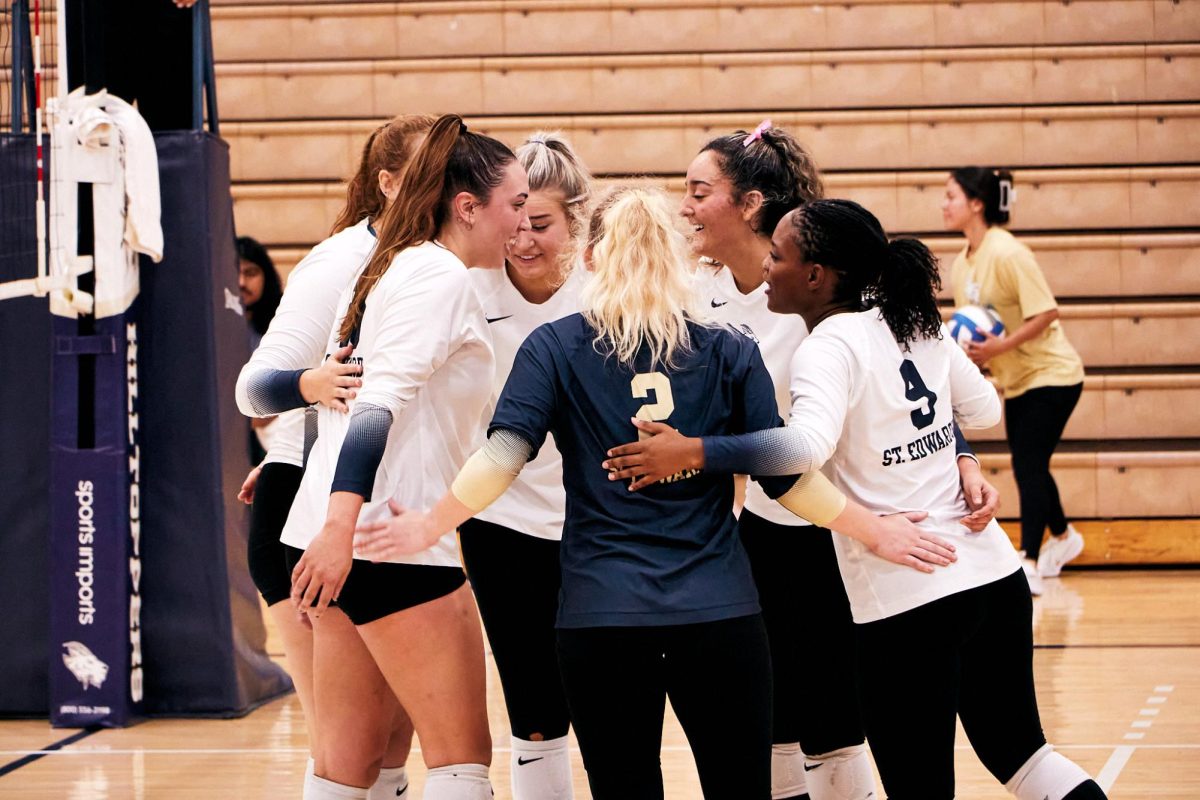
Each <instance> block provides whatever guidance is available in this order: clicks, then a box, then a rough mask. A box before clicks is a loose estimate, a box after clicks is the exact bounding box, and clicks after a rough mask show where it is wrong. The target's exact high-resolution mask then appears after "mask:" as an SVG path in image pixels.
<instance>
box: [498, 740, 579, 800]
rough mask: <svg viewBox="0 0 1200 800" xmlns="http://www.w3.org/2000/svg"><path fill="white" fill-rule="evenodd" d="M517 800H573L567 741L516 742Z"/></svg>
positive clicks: (514, 781)
mask: <svg viewBox="0 0 1200 800" xmlns="http://www.w3.org/2000/svg"><path fill="white" fill-rule="evenodd" d="M511 766H512V793H513V800H573V798H574V797H575V790H574V787H573V786H572V785H571V754H570V751H569V750H568V749H567V737H566V736H560V737H559V738H557V739H547V740H546V741H544V742H531V741H528V740H526V739H518V738H517V737H515V736H514V737H513V739H512V762H511Z"/></svg>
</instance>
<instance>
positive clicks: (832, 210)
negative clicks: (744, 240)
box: [792, 200, 942, 350]
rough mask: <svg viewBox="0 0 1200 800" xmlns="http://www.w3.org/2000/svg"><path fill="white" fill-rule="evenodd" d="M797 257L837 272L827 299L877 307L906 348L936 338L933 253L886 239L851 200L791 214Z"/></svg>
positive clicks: (938, 319)
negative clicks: (835, 281)
mask: <svg viewBox="0 0 1200 800" xmlns="http://www.w3.org/2000/svg"><path fill="white" fill-rule="evenodd" d="M792 227H793V234H794V241H795V242H796V246H797V247H798V248H799V250H800V255H801V261H805V262H811V263H815V264H820V265H821V266H823V267H825V268H826V269H829V270H833V271H834V272H836V273H837V275H838V281H837V286H836V287H835V289H834V293H833V298H832V299H833V302H834V303H836V304H838V305H839V306H841V307H844V308H848V309H851V310H854V311H864V310H866V309H868V308H873V307H877V308H879V311H880V315H881V316H882V317H883V319H884V321H885V322H886V323H887V326H888V328H889V329H890V330H891V332H892V335H893V336H895V337H896V341H897V342H899V343H900V344H902V345H904V348H905V349H906V350H907V349H908V346H909V344H910V343H912V342H914V341H916V340H917V339H923V338H928V339H936V338H940V337H941V331H942V317H941V314H940V313H939V312H938V305H937V292H938V289H939V288H941V285H942V279H941V276H940V275H939V273H938V263H937V258H936V257H935V256H934V255H933V253H931V252H930V251H929V248H927V247H926V246H925V245H923V244H922V243H921V242H919V241H917V240H916V239H895V240H893V241H890V242H889V241H888V238H887V234H886V233H884V231H883V226H882V225H880V224H879V220H878V219H876V218H875V215H874V214H872V213H871V212H870V211H867V210H866V209H865V208H863V207H862V206H860V205H859V204H858V203H855V202H853V201H851V200H817V201H814V202H812V203H808V204H806V205H803V206H801V207H800V208H799V209H797V210H796V212H795V213H794V214H793V215H792Z"/></svg>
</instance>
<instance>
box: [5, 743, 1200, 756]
mask: <svg viewBox="0 0 1200 800" xmlns="http://www.w3.org/2000/svg"><path fill="white" fill-rule="evenodd" d="M1054 746H1055V749H1058V750H1113V749H1116V748H1120V747H1128V748H1130V749H1131V750H1200V743H1195V744H1182V743H1177V744H1170V743H1168V744H1138V745H1121V744H1062V743H1055V745H1054ZM954 749H955V750H971V749H973V748H972V747H971V745H969V744H960V745H955V747H954ZM570 750H571V752H574V753H578V752H579V748H578V747H571V748H570ZM662 751H663V752H664V753H685V752H690V751H691V747H689V746H688V745H686V744H668V745H663V747H662ZM307 752H308V748H307V747H212V748H204V747H195V748H181V747H131V748H112V749H107V748H81V749H76V750H0V755H17V754H22V753H23V754H28V755H38V756H39V757H40V756H50V755H55V756H128V755H136V754H138V753H144V754H146V755H237V754H239V753H244V754H246V755H270V754H272V753H275V754H278V755H285V754H289V753H295V754H299V753H307ZM412 752H414V753H419V752H421V748H419V747H414V748H413V749H412ZM492 752H494V753H511V752H512V748H511V747H493V748H492Z"/></svg>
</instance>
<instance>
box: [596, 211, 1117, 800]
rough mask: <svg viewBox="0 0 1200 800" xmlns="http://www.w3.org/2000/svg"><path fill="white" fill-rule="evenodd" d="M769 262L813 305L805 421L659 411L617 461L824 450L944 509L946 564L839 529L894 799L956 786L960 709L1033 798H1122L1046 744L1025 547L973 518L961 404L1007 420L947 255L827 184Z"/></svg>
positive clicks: (787, 286) (620, 474)
mask: <svg viewBox="0 0 1200 800" xmlns="http://www.w3.org/2000/svg"><path fill="white" fill-rule="evenodd" d="M764 270H765V272H766V276H767V277H766V280H767V285H768V288H767V292H768V297H769V302H770V307H771V308H772V309H773V310H775V311H777V312H780V313H793V314H799V315H801V316H802V317H803V318H804V320H805V322H806V324H807V325H808V327H809V329H810V330H811V331H812V333H811V334H810V335H809V337H808V338H807V339H806V340H805V342H804V343H803V344H802V345H801V346H800V349H799V350H797V352H796V357H795V359H794V361H793V365H792V374H793V378H792V398H793V407H792V415H791V421H790V424H789V425H788V427H786V428H779V429H775V430H765V431H760V432H757V433H752V434H748V435H742V436H723V437H712V438H706V439H704V440H702V441H701V440H697V439H689V438H684V437H682V436H679V435H678V434H676V433H675V432H674V431H672V430H671V429H669V428H667V427H666V426H661V425H653V426H650V427H652V428H653V430H652V431H647V432H648V433H658V434H660V435H657V436H654V438H653V439H650V440H649V441H648V443H643V444H637V445H628V446H623V447H619V448H616V451H617V452H618V454H619V455H618V457H617V458H615V459H609V461H610V463H611V466H613V467H616V468H617V472H616V473H615V476H616V477H617V478H618V479H620V478H624V477H628V476H631V475H637V476H641V477H638V478H637V480H635V482H634V483H633V484H632V487H634V488H641V487H643V486H647V485H649V484H648V482H649V481H651V480H653V479H654V478H655V476H660V475H661V474H663V473H664V472H665V471H666V470H669V469H671V468H675V467H677V466H679V465H683V466H686V467H688V468H692V469H701V468H702V469H704V470H706V471H715V472H724V471H749V472H785V471H788V472H790V471H795V470H809V469H815V468H818V467H822V466H823V467H824V469H825V471H826V472H827V473H828V474H829V475H830V478H831V480H832V481H833V482H834V483H835V484H836V485H837V486H838V488H839V489H841V490H842V491H844V492H845V493H846V494H847V495H848V496H849V497H851V498H853V499H855V500H857V501H858V502H860V503H862V504H863V505H865V506H867V507H868V508H869V509H871V510H873V511H876V512H877V513H891V512H895V511H899V510H905V509H909V508H924V509H928V510H929V517H928V518H927V519H926V520H925V521H924V522H923V523H920V524H919V527H921V528H923V529H925V530H929V531H932V532H936V533H937V534H938V535H940V536H942V537H945V538H946V539H947V540H950V541H953V542H954V543H955V545H956V546H957V553H958V556H959V558H958V560H957V561H956V562H955V563H954V564H952V565H951V566H949V567H947V568H946V569H942V570H936V571H935V572H933V573H932V574H927V575H917V574H916V573H913V572H911V571H909V570H896V569H895V568H894V567H893V566H892V565H890V564H887V563H885V562H883V561H882V560H880V559H879V558H877V557H875V556H874V555H873V554H871V553H870V552H868V551H867V550H866V549H865V548H863V547H862V546H861V545H860V544H859V543H858V542H855V541H849V540H846V539H843V538H841V537H838V538H837V539H835V542H834V545H835V548H836V550H837V556H838V563H839V566H840V568H841V571H842V576H843V578H844V579H845V585H846V589H847V591H848V593H849V597H850V604H851V608H852V610H853V613H854V621H855V623H857V624H856V629H855V630H856V639H857V646H858V648H859V652H860V662H859V664H860V672H861V675H862V678H861V690H862V713H863V718H864V720H865V723H866V730H867V737H868V739H869V741H870V744H871V750H872V753H873V754H874V756H875V763H876V765H877V766H878V767H879V772H880V775H881V777H882V778H883V784H884V788H885V789H886V790H887V793H888V797H889V798H891V800H918V799H919V800H949V799H950V798H953V797H954V737H955V717H956V715H957V716H958V717H960V718H961V719H962V723H963V727H964V729H965V730H966V732H967V736H968V738H969V739H970V741H971V744H972V746H973V747H974V749H975V752H976V754H978V756H979V758H980V760H981V761H982V762H983V764H984V766H985V767H987V769H988V770H989V771H990V772H991V773H992V774H993V775H994V776H995V777H996V778H997V779H998V780H1000V781H1001V782H1002V783H1004V784H1005V786H1006V788H1008V790H1009V791H1010V792H1012V793H1013V794H1014V795H1015V796H1017V797H1018V798H1021V800H1097V799H1098V798H1104V793H1103V792H1102V791H1101V790H1100V788H1099V787H1098V786H1097V785H1096V783H1095V782H1094V781H1092V780H1091V778H1090V777H1089V776H1088V775H1087V773H1085V772H1084V771H1083V770H1082V769H1081V768H1080V767H1079V766H1077V765H1076V764H1074V763H1073V762H1071V761H1069V760H1068V759H1066V758H1064V757H1063V756H1061V755H1059V754H1058V753H1055V752H1054V750H1053V748H1052V747H1050V745H1048V744H1046V739H1045V736H1044V734H1043V733H1042V727H1041V721H1040V718H1039V714H1038V708H1037V697H1036V695H1035V693H1034V682H1033V635H1032V603H1031V600H1030V596H1029V588H1028V585H1027V583H1026V581H1025V576H1024V573H1023V571H1022V569H1021V565H1020V563H1019V560H1018V559H1017V557H1016V555H1015V553H1014V552H1013V549H1012V545H1011V544H1010V543H1009V541H1008V538H1007V536H1006V535H1005V533H1004V531H1003V530H1001V528H1000V526H999V525H998V524H997V523H996V522H995V521H992V522H991V523H989V524H988V526H987V527H986V528H985V529H984V530H983V531H982V532H980V533H973V532H971V531H969V530H968V529H967V528H966V527H965V526H964V525H962V524H961V522H960V520H961V519H962V517H963V516H964V515H965V514H966V512H967V507H966V503H965V501H964V499H963V495H962V489H961V487H960V485H959V476H958V472H957V470H956V469H955V467H954V463H953V462H954V436H953V424H954V420H955V419H957V420H958V421H959V422H960V423H961V424H963V425H964V426H967V427H989V426H991V425H994V424H995V423H996V422H997V421H998V420H999V417H1000V402H999V399H998V398H997V396H996V391H995V389H994V388H992V386H991V384H990V383H988V381H987V380H986V379H985V378H984V377H983V376H982V375H981V374H980V372H979V370H978V369H977V368H976V367H975V366H974V365H973V364H972V363H971V362H970V360H969V359H968V358H967V356H966V355H965V354H964V352H963V351H962V350H961V349H960V348H959V347H958V346H957V345H956V344H955V343H954V341H953V340H952V339H950V338H949V336H947V335H944V329H943V327H942V324H941V316H940V314H939V312H938V306H937V289H938V288H939V286H940V279H939V277H938V268H937V261H936V259H935V258H934V257H933V255H932V254H931V253H930V252H929V250H928V249H927V248H926V247H925V246H924V245H922V244H921V243H920V242H918V241H916V240H912V239H900V240H894V241H891V242H889V241H888V240H887V237H886V236H885V234H884V232H883V229H882V228H881V227H880V225H879V222H878V220H876V219H875V217H874V216H873V215H871V214H870V212H868V211H866V210H865V209H864V208H862V207H861V206H859V205H858V204H856V203H853V202H850V201H846V200H818V201H814V202H812V203H808V204H806V205H804V206H801V207H800V208H799V209H798V210H796V211H793V212H789V214H788V215H787V216H785V217H784V218H783V219H782V220H781V221H780V223H779V225H778V227H777V228H776V230H775V234H774V236H773V238H772V242H771V251H770V253H769V254H768V257H767V259H766V260H765V261H764ZM639 427H643V428H644V427H647V426H645V425H639ZM785 454H786V455H785ZM845 796H862V795H853V794H847V795H845Z"/></svg>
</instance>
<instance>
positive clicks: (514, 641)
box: [459, 133, 590, 800]
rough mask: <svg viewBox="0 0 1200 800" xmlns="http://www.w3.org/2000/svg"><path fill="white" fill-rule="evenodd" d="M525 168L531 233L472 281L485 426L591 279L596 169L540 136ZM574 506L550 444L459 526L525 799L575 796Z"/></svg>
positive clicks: (517, 785)
mask: <svg viewBox="0 0 1200 800" xmlns="http://www.w3.org/2000/svg"><path fill="white" fill-rule="evenodd" d="M517 160H518V161H520V162H521V165H522V166H523V167H524V168H525V172H526V173H527V174H528V176H529V200H528V201H527V202H526V204H525V208H526V210H527V211H528V214H529V224H530V229H529V230H527V231H522V232H521V233H520V234H519V235H518V236H517V241H516V243H515V244H514V245H513V247H512V248H511V250H510V252H509V255H508V260H507V262H506V263H505V267H504V269H499V270H472V271H471V278H472V279H473V281H474V283H475V288H476V290H477V291H478V292H479V295H480V300H481V302H482V303H483V310H484V314H485V316H486V317H487V320H488V328H489V330H490V331H491V334H492V344H493V347H494V348H495V353H496V375H495V379H494V380H493V383H492V398H491V402H490V404H489V406H490V407H489V413H488V415H487V416H486V417H485V419H484V422H486V420H487V419H490V418H491V414H490V410H491V408H494V407H495V403H496V400H497V398H498V397H499V395H500V390H501V389H503V388H504V383H505V381H506V380H507V379H508V374H509V370H511V369H512V364H513V359H514V358H515V357H516V354H517V349H518V348H519V347H520V346H521V343H522V342H524V341H525V337H526V336H528V335H529V334H530V333H532V332H533V330H534V329H535V328H537V327H539V326H540V325H542V324H543V323H546V322H553V321H554V320H556V319H559V318H560V317H565V316H567V315H568V314H574V313H576V312H577V311H578V310H579V290H580V287H581V286H582V284H583V280H584V271H583V270H579V269H574V268H573V266H574V264H573V262H574V260H575V259H574V257H573V256H574V254H575V253H577V250H578V248H577V247H575V243H576V240H577V239H578V238H579V237H580V235H581V234H582V230H583V228H584V227H585V226H586V224H587V219H586V216H587V208H586V204H587V198H588V190H589V182H590V176H589V175H588V173H587V170H586V169H585V168H584V167H583V165H582V164H581V163H580V161H579V159H578V157H577V156H576V155H575V153H574V151H573V150H572V149H571V147H570V145H569V144H568V143H567V142H566V141H565V140H564V139H562V138H561V137H560V136H558V135H556V134H550V133H536V134H534V135H533V136H531V137H530V138H529V139H528V140H527V141H526V142H525V144H523V145H522V146H521V147H520V148H518V149H517ZM481 433H482V431H481ZM480 438H481V440H482V438H483V437H482V435H481V437H480ZM565 505H566V496H565V494H564V492H563V482H562V457H561V456H560V455H559V453H558V450H557V448H555V446H554V444H553V443H551V442H547V443H546V446H544V447H543V448H542V449H541V450H540V452H539V453H538V456H537V458H536V459H534V460H533V462H531V463H530V464H529V465H528V466H526V467H525V469H524V470H523V471H522V473H521V475H520V476H518V477H517V479H516V480H515V481H514V482H513V485H512V487H511V488H510V489H509V491H508V492H507V493H505V495H504V496H503V497H501V498H500V499H499V500H498V501H496V502H495V503H494V504H492V505H491V506H490V507H489V508H487V509H485V510H484V511H481V512H480V513H479V514H477V515H476V516H475V517H474V518H473V519H470V520H467V521H466V522H464V523H463V524H462V525H461V526H460V527H459V543H460V545H461V548H462V557H463V565H464V566H465V567H466V570H467V577H468V578H469V579H470V581H471V588H472V590H473V591H474V592H475V599H476V601H477V602H478V603H479V611H480V615H481V616H482V617H483V625H484V629H485V630H486V631H487V635H488V641H489V643H490V644H491V648H492V654H493V655H494V656H495V658H496V669H497V670H498V671H499V673H500V683H501V685H502V686H503V688H504V702H505V705H506V706H507V708H508V719H509V726H510V729H511V732H512V753H511V755H510V760H511V775H512V793H513V797H514V798H515V800H569V798H571V797H572V796H573V790H572V783H571V763H570V757H569V753H568V750H567V730H568V727H569V725H570V714H569V713H568V711H567V700H566V697H565V695H564V694H563V690H562V681H561V680H560V678H559V674H558V659H557V657H556V656H555V652H554V616H555V613H556V611H557V609H558V593H559V587H560V585H561V583H562V578H561V574H560V568H559V559H558V549H559V540H560V539H561V538H562V526H563V515H564V513H565Z"/></svg>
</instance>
